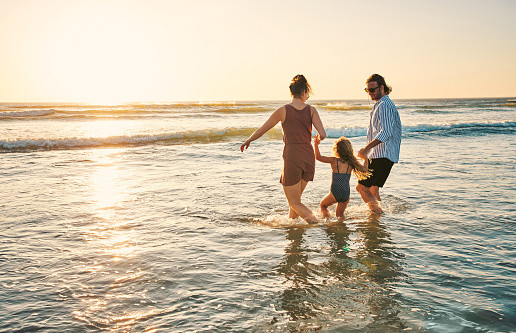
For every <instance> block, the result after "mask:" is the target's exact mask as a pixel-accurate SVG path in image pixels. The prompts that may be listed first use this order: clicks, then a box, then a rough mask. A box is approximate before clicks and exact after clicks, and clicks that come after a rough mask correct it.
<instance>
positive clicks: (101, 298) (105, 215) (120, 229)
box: [73, 150, 161, 331]
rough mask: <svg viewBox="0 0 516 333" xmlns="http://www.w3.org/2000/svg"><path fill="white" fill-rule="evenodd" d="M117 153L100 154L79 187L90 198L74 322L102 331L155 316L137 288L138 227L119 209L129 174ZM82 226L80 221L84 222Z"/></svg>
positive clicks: (143, 292)
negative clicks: (82, 270)
mask: <svg viewBox="0 0 516 333" xmlns="http://www.w3.org/2000/svg"><path fill="white" fill-rule="evenodd" d="M120 153H121V151H120V150H100V151H98V154H99V155H98V156H96V157H94V158H93V159H94V160H95V166H94V170H92V173H91V177H90V178H89V180H85V183H84V184H83V185H84V186H85V187H86V188H87V193H89V195H88V197H89V198H90V206H91V212H90V216H91V219H89V221H88V223H84V224H83V225H82V226H81V229H80V230H81V232H82V234H83V238H84V240H85V241H86V245H87V247H86V248H85V250H84V253H82V255H83V260H82V262H81V264H82V265H84V270H85V271H87V272H88V273H89V276H86V277H84V278H83V279H82V281H81V288H80V289H81V292H76V293H74V297H75V298H78V299H79V300H80V301H81V307H80V309H77V310H75V311H74V312H73V315H74V318H75V319H77V320H80V321H83V322H86V323H87V324H88V325H89V326H92V327H95V328H98V329H102V330H114V331H117V330H120V329H131V327H133V326H134V325H135V324H138V323H139V322H140V321H141V320H144V319H145V318H148V317H150V316H154V315H155V314H156V313H161V311H160V310H158V309H156V308H154V306H153V304H154V303H153V302H152V301H151V300H149V299H148V298H147V290H146V289H145V287H144V286H143V285H142V280H145V278H146V274H145V273H144V272H143V271H142V270H141V269H140V268H138V263H137V262H136V261H135V260H134V259H137V258H136V253H137V251H138V242H137V230H136V227H137V226H138V224H136V223H134V221H130V220H127V218H126V217H125V215H124V210H125V209H126V206H127V204H128V203H130V202H131V196H132V195H133V194H132V193H131V190H130V185H131V183H132V180H131V174H130V173H129V172H128V171H126V170H123V169H121V168H120V167H119V163H117V158H116V157H115V156H116V155H117V154H120ZM85 222H86V221H85Z"/></svg>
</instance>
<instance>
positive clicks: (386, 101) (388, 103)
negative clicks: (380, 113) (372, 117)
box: [377, 95, 398, 111]
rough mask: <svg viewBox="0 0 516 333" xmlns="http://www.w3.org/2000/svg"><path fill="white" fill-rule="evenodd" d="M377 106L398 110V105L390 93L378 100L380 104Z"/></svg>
mask: <svg viewBox="0 0 516 333" xmlns="http://www.w3.org/2000/svg"><path fill="white" fill-rule="evenodd" d="M377 108H378V109H394V110H396V111H397V110H398V109H397V108H396V105H394V102H393V101H392V100H391V99H390V97H389V95H384V96H383V97H382V98H380V100H379V101H378V104H377Z"/></svg>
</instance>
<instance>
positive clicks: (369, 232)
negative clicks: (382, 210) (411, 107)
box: [275, 216, 406, 331]
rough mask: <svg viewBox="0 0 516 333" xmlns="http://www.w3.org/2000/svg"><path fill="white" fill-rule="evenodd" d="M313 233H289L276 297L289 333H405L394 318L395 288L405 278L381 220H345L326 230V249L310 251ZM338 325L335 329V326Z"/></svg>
mask: <svg viewBox="0 0 516 333" xmlns="http://www.w3.org/2000/svg"><path fill="white" fill-rule="evenodd" d="M312 230H313V228H290V229H288V230H287V232H286V238H287V240H288V241H289V243H288V245H287V246H286V248H285V256H284V260H283V261H282V262H281V264H280V265H279V266H278V268H277V269H278V272H279V273H281V274H282V275H283V276H284V277H285V289H284V291H283V292H282V293H281V295H280V304H281V308H282V309H283V310H284V311H285V314H286V317H287V319H286V321H285V322H283V323H281V322H280V319H278V318H276V319H275V321H276V322H278V324H277V325H276V327H277V328H278V326H279V325H285V327H286V328H288V329H289V331H313V330H318V329H321V328H324V327H325V326H328V325H329V323H331V326H332V327H341V328H342V329H348V328H353V329H356V328H358V327H360V328H362V329H368V330H373V331H376V330H378V331H382V330H384V329H387V328H390V329H398V330H399V329H404V328H406V326H405V324H404V322H403V320H402V319H400V317H399V316H398V302H397V300H396V298H395V297H394V296H395V295H396V293H395V291H394V287H393V284H394V282H396V281H398V280H400V279H401V278H403V277H404V274H403V272H402V265H403V257H402V256H400V255H399V254H397V253H396V251H395V248H394V244H392V241H391V239H390V235H389V233H388V232H387V230H386V228H385V226H384V225H382V223H381V222H380V219H379V217H376V216H370V217H369V218H367V219H365V220H358V221H357V220H355V221H352V220H347V221H340V222H336V223H332V224H329V225H327V226H326V227H325V228H324V232H325V235H323V236H324V237H326V243H327V244H328V247H327V248H322V249H320V248H313V247H312V245H311V243H310V237H313V235H307V233H311V232H312ZM336 323H337V324H336Z"/></svg>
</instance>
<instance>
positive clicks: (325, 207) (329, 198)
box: [319, 192, 337, 217]
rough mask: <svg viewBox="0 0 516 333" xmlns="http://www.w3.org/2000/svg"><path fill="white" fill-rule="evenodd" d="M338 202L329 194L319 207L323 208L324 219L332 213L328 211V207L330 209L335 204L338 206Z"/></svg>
mask: <svg viewBox="0 0 516 333" xmlns="http://www.w3.org/2000/svg"><path fill="white" fill-rule="evenodd" d="M336 203H337V200H335V197H334V196H333V194H331V192H330V193H328V194H327V195H326V196H325V197H324V199H322V201H321V203H320V204H319V207H320V208H321V213H322V215H323V216H324V217H330V212H329V211H328V207H330V206H331V205H333V204H336Z"/></svg>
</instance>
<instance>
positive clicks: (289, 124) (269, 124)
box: [240, 75, 326, 223]
mask: <svg viewBox="0 0 516 333" xmlns="http://www.w3.org/2000/svg"><path fill="white" fill-rule="evenodd" d="M290 94H291V95H292V102H291V103H290V104H286V105H284V106H282V107H280V108H279V109H277V110H276V111H274V113H273V114H272V115H271V116H270V117H269V119H268V120H267V121H266V122H265V123H264V124H263V125H262V126H261V127H260V128H259V129H257V130H256V131H255V132H254V133H253V134H252V135H251V136H250V137H249V139H247V140H246V141H245V142H244V143H243V144H242V146H240V151H242V152H243V151H244V149H247V148H248V147H249V144H250V143H251V142H253V141H254V140H256V139H258V138H260V137H261V136H262V135H264V134H265V133H266V132H267V131H268V130H270V129H271V128H273V127H274V126H275V125H276V124H277V123H278V122H279V121H281V127H282V128H283V142H284V143H285V146H284V148H283V173H282V174H281V178H280V183H281V184H282V185H283V191H284V192H285V196H286V197H287V200H288V205H289V207H290V211H289V217H290V218H297V217H298V216H301V217H302V218H303V219H305V221H307V222H308V223H317V219H316V218H315V216H314V214H313V213H312V211H311V210H310V209H309V208H308V207H306V206H305V205H304V204H303V203H302V202H301V195H302V194H303V191H304V190H305V187H306V185H307V184H308V182H309V181H312V180H313V178H314V173H315V155H314V150H313V148H312V143H311V141H312V125H313V126H315V129H316V130H317V132H318V133H319V136H320V138H321V140H323V139H324V138H325V137H326V132H325V130H324V127H323V124H322V121H321V118H320V117H319V113H318V112H317V110H316V109H315V108H314V107H313V106H311V105H308V104H305V102H306V100H307V99H308V98H309V97H310V94H312V88H311V87H310V85H309V84H308V81H307V80H306V79H305V77H304V76H303V75H296V76H295V77H294V78H293V79H292V82H291V83H290Z"/></svg>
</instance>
